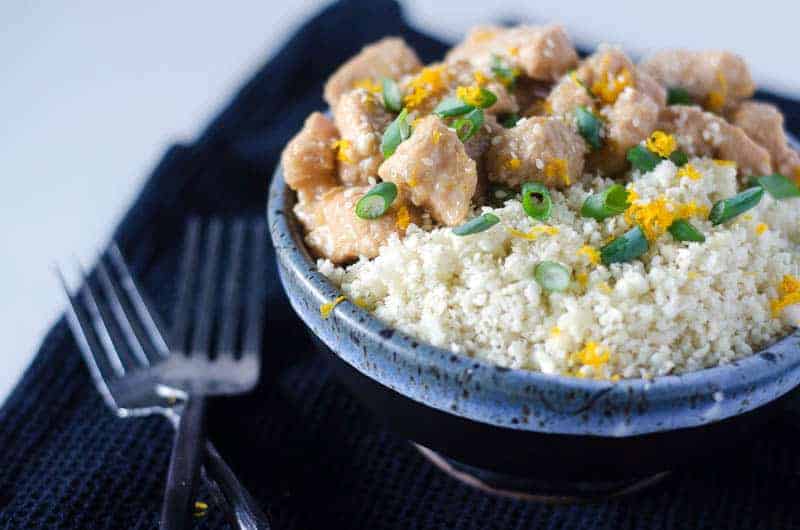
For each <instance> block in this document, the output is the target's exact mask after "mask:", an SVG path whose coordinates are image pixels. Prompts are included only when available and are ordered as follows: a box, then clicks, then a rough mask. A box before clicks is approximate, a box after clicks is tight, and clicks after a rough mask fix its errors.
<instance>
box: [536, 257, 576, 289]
mask: <svg viewBox="0 0 800 530" xmlns="http://www.w3.org/2000/svg"><path fill="white" fill-rule="evenodd" d="M533 277H534V278H536V283H538V284H539V285H541V286H542V289H544V290H545V291H563V290H564V289H566V288H567V287H569V280H570V273H569V270H568V269H567V268H566V267H565V266H563V265H561V264H560V263H556V262H555V261H543V262H541V263H537V264H536V267H534V268H533Z"/></svg>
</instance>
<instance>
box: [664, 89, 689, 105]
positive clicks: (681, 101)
mask: <svg viewBox="0 0 800 530" xmlns="http://www.w3.org/2000/svg"><path fill="white" fill-rule="evenodd" d="M693 103H694V101H692V96H690V95H689V91H687V90H686V89H685V88H681V87H672V88H670V89H668V90H667V105H692V104H693Z"/></svg>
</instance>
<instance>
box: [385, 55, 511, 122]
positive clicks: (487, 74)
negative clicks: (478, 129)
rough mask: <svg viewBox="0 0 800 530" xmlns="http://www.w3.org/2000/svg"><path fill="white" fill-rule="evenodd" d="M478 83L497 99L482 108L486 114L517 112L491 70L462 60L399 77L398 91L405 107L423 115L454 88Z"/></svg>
mask: <svg viewBox="0 0 800 530" xmlns="http://www.w3.org/2000/svg"><path fill="white" fill-rule="evenodd" d="M476 86H480V87H482V88H486V89H487V90H490V91H491V92H492V93H493V94H494V95H495V96H497V101H496V102H495V103H494V105H492V106H491V107H489V108H488V109H486V112H487V113H491V114H503V113H509V112H517V111H518V110H519V106H518V105H517V102H516V100H515V99H514V98H513V97H512V96H511V94H510V93H509V92H508V89H507V88H506V87H505V86H504V85H503V84H502V83H500V82H499V81H497V80H495V78H494V74H492V73H491V71H489V70H488V69H487V70H481V69H480V68H476V67H474V66H473V65H472V64H470V63H468V62H466V61H459V62H455V63H450V64H447V63H434V64H431V65H429V66H427V67H425V68H424V69H423V70H422V71H421V72H420V73H419V74H417V75H415V76H406V77H405V78H403V79H401V80H400V90H401V91H402V92H403V94H406V97H405V106H406V107H407V108H408V109H409V111H411V112H413V116H415V117H417V116H424V115H426V114H430V113H431V112H433V109H435V108H436V106H437V105H438V104H439V103H440V102H441V101H442V100H443V99H445V98H448V97H454V96H456V93H457V90H458V87H476Z"/></svg>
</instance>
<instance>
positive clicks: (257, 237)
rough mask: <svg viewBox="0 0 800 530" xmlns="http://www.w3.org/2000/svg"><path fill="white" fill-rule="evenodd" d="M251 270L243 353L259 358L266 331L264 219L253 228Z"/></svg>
mask: <svg viewBox="0 0 800 530" xmlns="http://www.w3.org/2000/svg"><path fill="white" fill-rule="evenodd" d="M250 232H251V236H252V241H251V245H250V246H251V248H252V249H253V250H252V255H251V256H250V264H249V265H250V270H249V278H248V281H247V287H246V288H247V305H246V306H245V311H246V313H245V315H246V316H245V333H244V342H243V343H242V355H243V356H244V355H254V356H255V357H256V358H258V354H259V352H260V351H261V337H262V334H263V332H264V322H263V320H264V304H263V300H262V299H261V295H262V294H263V288H264V285H263V278H264V250H265V247H266V244H267V229H266V223H264V221H258V222H256V223H255V226H254V227H253V228H252V229H251V231H250Z"/></svg>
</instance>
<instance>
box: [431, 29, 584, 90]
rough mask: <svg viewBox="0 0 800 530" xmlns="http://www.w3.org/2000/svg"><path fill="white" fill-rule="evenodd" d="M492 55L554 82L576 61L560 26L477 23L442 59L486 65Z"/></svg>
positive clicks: (533, 75)
mask: <svg viewBox="0 0 800 530" xmlns="http://www.w3.org/2000/svg"><path fill="white" fill-rule="evenodd" d="M495 55H496V56H498V57H501V58H502V59H503V60H504V61H506V62H507V63H508V64H510V65H511V66H512V67H515V68H518V69H519V70H520V72H521V73H522V74H524V75H526V76H527V77H530V78H533V79H539V80H547V81H555V80H556V79H558V78H559V77H561V76H562V75H563V74H564V73H565V72H566V71H567V70H569V69H570V68H573V67H574V66H575V64H576V63H577V62H578V54H577V53H576V52H575V48H574V47H573V46H572V43H571V42H570V40H569V37H567V34H566V32H565V31H564V28H562V27H561V26H517V27H514V28H502V27H499V26H479V27H476V28H473V29H472V30H471V31H470V32H469V34H468V35H467V38H466V39H465V40H464V42H462V43H461V44H459V45H458V46H456V47H455V48H453V49H452V50H450V52H448V54H447V56H446V57H445V61H446V62H448V63H452V62H456V61H469V62H470V63H472V64H473V65H475V66H478V67H481V68H485V67H487V66H489V65H491V63H492V58H493V56H495Z"/></svg>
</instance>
